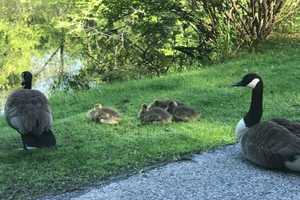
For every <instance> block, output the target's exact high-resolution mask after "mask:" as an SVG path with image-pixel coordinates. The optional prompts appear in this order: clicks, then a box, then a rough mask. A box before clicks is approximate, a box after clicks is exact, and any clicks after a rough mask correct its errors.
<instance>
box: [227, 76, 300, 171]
mask: <svg viewBox="0 0 300 200" xmlns="http://www.w3.org/2000/svg"><path fill="white" fill-rule="evenodd" d="M233 86H240V87H246V86H247V87H250V88H251V89H252V98H251V105H250V109H249V111H248V113H247V114H246V115H245V116H244V118H242V119H241V120H240V121H239V123H238V124H237V126H236V131H235V132H236V135H237V138H238V140H239V142H240V144H241V149H242V153H243V155H244V157H245V158H246V159H248V160H250V161H251V162H253V163H255V164H256V165H259V166H262V167H265V168H269V169H289V170H293V171H300V134H299V130H300V129H299V128H300V124H299V123H297V122H292V121H289V120H287V119H273V120H269V121H264V122H260V120H261V117H262V113H263V80H262V78H261V77H260V76H258V75H257V74H253V73H250V74H247V75H245V76H244V77H243V79H242V80H241V81H240V82H238V83H236V84H234V85H233Z"/></svg>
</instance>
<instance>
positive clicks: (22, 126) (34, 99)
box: [4, 71, 56, 150]
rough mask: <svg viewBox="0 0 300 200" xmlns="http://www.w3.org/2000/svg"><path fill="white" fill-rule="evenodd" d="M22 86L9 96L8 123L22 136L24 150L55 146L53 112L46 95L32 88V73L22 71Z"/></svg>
mask: <svg viewBox="0 0 300 200" xmlns="http://www.w3.org/2000/svg"><path fill="white" fill-rule="evenodd" d="M21 76H22V86H23V89H19V90H16V91H14V92H13V93H12V94H10V95H9V96H8V98H7V101H6V104H5V108H4V115H5V118H6V121H7V123H8V124H9V125H10V126H11V127H12V128H14V129H15V130H17V131H18V132H19V133H20V134H21V137H22V143H23V148H24V150H28V149H31V148H42V147H53V146H55V145H56V139H55V136H54V134H53V132H52V130H51V125H52V114H51V110H50V107H49V104H48V100H47V98H46V96H45V95H44V94H43V93H41V92H40V91H38V90H32V89H31V84H32V74H31V73H30V72H28V71H25V72H23V73H22V75H21Z"/></svg>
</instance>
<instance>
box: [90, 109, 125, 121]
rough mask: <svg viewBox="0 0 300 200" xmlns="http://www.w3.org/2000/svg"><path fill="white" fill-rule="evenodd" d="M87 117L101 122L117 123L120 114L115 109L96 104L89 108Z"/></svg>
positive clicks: (119, 119)
mask: <svg viewBox="0 0 300 200" xmlns="http://www.w3.org/2000/svg"><path fill="white" fill-rule="evenodd" d="M87 117H88V118H89V119H90V120H92V121H95V122H98V123H103V124H118V123H119V122H120V121H121V115H120V114H119V113H118V112H117V111H116V110H114V109H112V108H107V107H102V105H101V104H96V105H95V107H94V108H93V109H91V110H89V111H88V113H87Z"/></svg>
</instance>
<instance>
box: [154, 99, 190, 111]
mask: <svg viewBox="0 0 300 200" xmlns="http://www.w3.org/2000/svg"><path fill="white" fill-rule="evenodd" d="M171 102H175V103H176V104H177V105H179V106H182V105H184V104H183V103H182V102H180V101H177V100H154V101H153V102H152V103H151V104H150V105H149V108H153V107H159V108H162V109H164V110H166V111H168V112H169V113H170V103H171Z"/></svg>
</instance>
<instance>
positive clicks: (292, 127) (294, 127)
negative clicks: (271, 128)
mask: <svg viewBox="0 0 300 200" xmlns="http://www.w3.org/2000/svg"><path fill="white" fill-rule="evenodd" d="M271 121H272V122H275V123H277V124H278V125H280V126H283V127H285V128H286V129H288V130H289V131H290V132H291V133H293V134H295V135H296V136H297V137H300V122H298V121H290V120H287V119H283V118H275V119H272V120H271Z"/></svg>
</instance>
